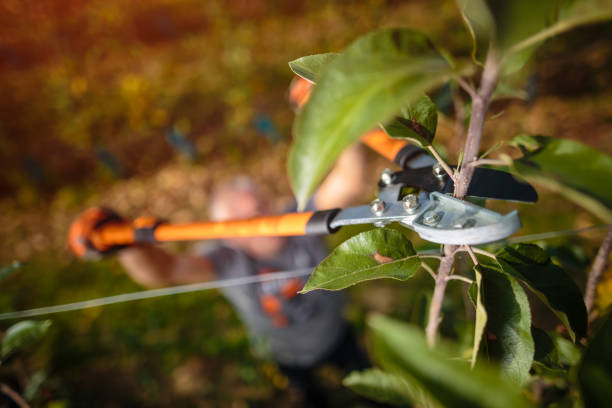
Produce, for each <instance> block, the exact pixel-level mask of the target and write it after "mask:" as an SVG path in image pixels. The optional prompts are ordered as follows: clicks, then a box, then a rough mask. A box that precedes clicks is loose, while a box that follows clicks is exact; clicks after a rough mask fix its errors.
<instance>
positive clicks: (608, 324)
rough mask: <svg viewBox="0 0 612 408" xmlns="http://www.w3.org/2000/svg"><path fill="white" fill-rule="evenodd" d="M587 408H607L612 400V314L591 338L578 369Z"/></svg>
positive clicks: (579, 381)
mask: <svg viewBox="0 0 612 408" xmlns="http://www.w3.org/2000/svg"><path fill="white" fill-rule="evenodd" d="M578 383H579V384H580V388H581V389H582V399H583V401H584V406H585V407H607V406H609V405H610V401H611V399H612V314H608V315H607V316H606V317H605V318H604V320H603V322H602V324H601V326H600V327H599V329H598V330H597V331H596V332H595V334H594V335H593V336H592V337H591V339H590V341H589V343H588V345H587V348H586V350H585V351H584V354H583V355H582V361H581V362H580V365H579V368H578Z"/></svg>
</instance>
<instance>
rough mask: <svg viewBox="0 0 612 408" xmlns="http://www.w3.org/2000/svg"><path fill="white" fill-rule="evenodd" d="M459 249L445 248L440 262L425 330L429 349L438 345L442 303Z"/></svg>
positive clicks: (447, 246) (451, 246)
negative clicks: (437, 338)
mask: <svg viewBox="0 0 612 408" xmlns="http://www.w3.org/2000/svg"><path fill="white" fill-rule="evenodd" d="M456 249H457V247H456V246H454V245H445V246H444V258H442V260H441V261H440V267H439V268H438V274H437V275H436V284H435V287H434V292H433V296H432V298H431V305H430V306H429V318H428V320H427V327H426V328H425V334H426V336H427V344H429V347H434V346H435V345H436V337H437V336H438V328H439V327H440V322H441V321H442V318H441V317H440V312H441V311H442V301H443V300H444V292H446V285H447V283H448V279H447V278H448V277H449V276H450V274H451V270H452V268H453V262H454V261H455V252H456Z"/></svg>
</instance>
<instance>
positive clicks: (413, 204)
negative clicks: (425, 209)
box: [402, 194, 421, 214]
mask: <svg viewBox="0 0 612 408" xmlns="http://www.w3.org/2000/svg"><path fill="white" fill-rule="evenodd" d="M420 205H421V203H419V197H418V196H417V195H416V194H408V195H406V196H404V198H403V199H402V207H404V210H406V212H407V213H408V214H412V213H414V212H415V210H416V209H417V208H419V206H420Z"/></svg>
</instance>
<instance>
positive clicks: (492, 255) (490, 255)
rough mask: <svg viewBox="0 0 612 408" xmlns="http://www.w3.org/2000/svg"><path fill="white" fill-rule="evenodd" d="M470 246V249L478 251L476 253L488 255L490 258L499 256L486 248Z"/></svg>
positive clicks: (474, 251)
mask: <svg viewBox="0 0 612 408" xmlns="http://www.w3.org/2000/svg"><path fill="white" fill-rule="evenodd" d="M469 248H470V251H472V252H473V253H476V254H479V255H485V256H488V257H489V258H493V259H496V258H497V257H496V256H495V254H494V253H492V252H489V251H485V250H484V249H480V248H475V247H469ZM466 252H469V251H467V250H466Z"/></svg>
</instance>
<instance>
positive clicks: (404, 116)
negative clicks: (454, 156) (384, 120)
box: [381, 94, 438, 146]
mask: <svg viewBox="0 0 612 408" xmlns="http://www.w3.org/2000/svg"><path fill="white" fill-rule="evenodd" d="M437 126H438V109H437V108H436V105H435V104H434V103H433V102H432V101H431V99H429V97H428V96H427V95H425V94H423V95H421V96H420V97H419V98H418V99H416V100H415V101H414V102H412V103H411V104H410V105H408V107H406V108H402V110H401V116H398V117H396V118H395V119H393V120H392V121H391V122H390V123H388V124H386V125H382V126H381V127H382V128H383V130H384V131H385V132H386V133H387V134H388V135H389V136H391V137H393V138H396V139H410V140H411V141H413V142H415V143H417V144H419V145H421V146H429V145H431V142H432V141H433V138H434V135H435V134H436V127H437Z"/></svg>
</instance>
